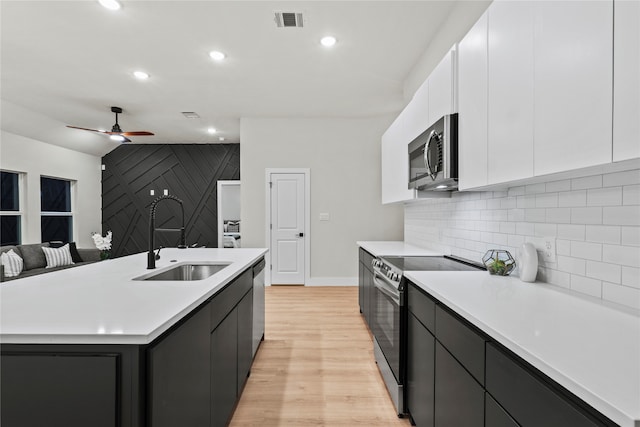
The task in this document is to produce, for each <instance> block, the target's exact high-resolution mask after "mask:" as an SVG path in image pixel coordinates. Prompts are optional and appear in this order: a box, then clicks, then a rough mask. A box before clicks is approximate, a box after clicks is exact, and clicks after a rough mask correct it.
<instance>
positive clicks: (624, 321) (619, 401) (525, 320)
mask: <svg viewBox="0 0 640 427" xmlns="http://www.w3.org/2000/svg"><path fill="white" fill-rule="evenodd" d="M406 276H407V277H408V278H409V279H410V280H411V281H412V282H414V283H416V284H417V285H419V286H421V287H422V288H423V289H424V290H426V291H427V292H428V293H429V294H431V295H433V296H434V297H435V298H436V299H438V300H440V301H441V302H442V303H444V304H445V305H447V306H449V307H450V308H451V309H453V310H454V311H456V312H457V313H459V314H460V315H461V316H462V317H464V318H466V319H467V320H468V321H469V322H471V323H472V324H474V325H476V326H477V327H478V328H480V329H481V330H483V331H484V332H485V333H487V335H490V336H491V337H492V338H494V339H495V340H496V341H498V342H499V343H501V344H502V345H504V346H505V347H507V348H508V349H510V350H511V351H513V352H514V353H515V354H517V355H518V356H520V357H522V358H523V359H524V360H526V361H527V362H529V363H530V364H531V365H533V366H535V367H536V368H538V369H539V370H540V371H542V372H543V373H545V374H546V375H548V376H549V377H551V378H553V379H554V380H555V381H557V382H558V383H559V384H561V385H562V386H564V387H565V388H566V389H568V390H569V391H571V392H572V393H573V394H575V395H576V396H578V397H580V398H581V399H583V400H584V401H585V402H587V403H588V404H589V405H591V406H593V407H594V408H595V409H597V410H598V411H600V412H601V413H602V414H604V415H605V416H607V417H609V418H610V419H611V420H613V421H614V422H616V423H618V424H620V425H621V426H623V427H639V426H640V317H639V316H638V315H637V313H635V312H633V311H631V310H625V309H623V308H621V309H617V308H615V307H613V306H612V305H611V304H608V303H604V302H600V301H598V300H595V299H591V298H588V297H581V296H578V295H574V294H571V293H568V292H566V291H564V290H562V289H560V288H557V287H555V286H552V285H547V284H544V283H524V282H521V281H520V280H519V279H518V278H516V277H497V276H491V275H489V274H488V273H486V272H455V273H452V272H407V273H406Z"/></svg>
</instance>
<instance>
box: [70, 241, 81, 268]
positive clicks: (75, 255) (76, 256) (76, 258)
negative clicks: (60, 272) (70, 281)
mask: <svg viewBox="0 0 640 427" xmlns="http://www.w3.org/2000/svg"><path fill="white" fill-rule="evenodd" d="M69 251H70V252H71V259H72V260H73V262H74V263H75V264H77V263H79V262H83V259H82V257H81V256H80V252H78V247H77V246H76V242H69Z"/></svg>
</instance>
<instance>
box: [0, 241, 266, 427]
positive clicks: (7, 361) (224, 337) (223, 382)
mask: <svg viewBox="0 0 640 427" xmlns="http://www.w3.org/2000/svg"><path fill="white" fill-rule="evenodd" d="M265 253H266V249H203V248H198V249H194V248H190V249H185V250H178V249H169V248H166V249H163V250H162V251H161V253H160V256H161V258H160V259H159V260H158V261H157V262H156V265H157V268H156V270H153V272H154V273H155V272H158V273H161V272H163V271H165V270H168V269H170V268H172V267H174V266H176V265H178V264H184V263H192V264H198V263H225V264H226V263H228V266H227V267H225V268H223V269H222V270H220V271H219V272H217V273H215V274H213V275H212V276H210V277H208V278H205V279H203V280H193V281H173V280H169V281H165V280H138V279H139V278H141V277H146V275H147V274H149V273H150V272H151V270H147V269H146V265H147V262H146V261H147V254H146V253H141V254H136V255H131V256H127V257H122V258H117V259H111V260H107V261H103V262H100V263H95V264H92V265H87V266H80V267H77V268H74V269H68V270H63V271H58V272H52V273H47V274H43V275H39V276H34V277H30V278H25V279H19V280H14V281H12V282H9V283H6V284H3V285H2V286H1V287H0V343H1V344H2V359H1V360H0V369H2V371H1V372H0V375H1V380H2V384H1V385H2V396H1V397H2V401H1V405H2V415H1V416H2V419H1V424H2V425H3V426H12V425H20V426H30V425H34V426H35V425H65V426H86V425H92V426H102V425H104V426H144V425H150V426H151V425H153V426H164V425H167V426H170V425H181V424H182V425H224V424H225V423H226V422H227V420H228V418H229V417H230V415H231V413H232V412H233V408H234V406H235V403H236V401H237V398H238V397H239V395H240V393H241V391H242V387H243V386H244V382H245V380H246V376H247V375H248V373H249V369H250V366H251V362H252V352H251V344H252V342H251V340H252V313H253V298H252V292H251V291H252V289H253V276H252V266H253V265H255V264H257V263H258V262H259V261H260V260H261V259H262V258H263V256H264V254H265ZM176 422H177V424H176Z"/></svg>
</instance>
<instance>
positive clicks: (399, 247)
mask: <svg viewBox="0 0 640 427" xmlns="http://www.w3.org/2000/svg"><path fill="white" fill-rule="evenodd" d="M356 243H357V244H358V246H360V247H361V248H362V249H364V250H366V251H367V252H369V253H370V254H371V255H373V256H438V255H444V254H442V253H440V252H434V251H432V250H429V249H424V248H420V247H418V246H414V245H410V244H408V243H405V242H401V241H379V242H376V241H369V242H367V241H362V242H356Z"/></svg>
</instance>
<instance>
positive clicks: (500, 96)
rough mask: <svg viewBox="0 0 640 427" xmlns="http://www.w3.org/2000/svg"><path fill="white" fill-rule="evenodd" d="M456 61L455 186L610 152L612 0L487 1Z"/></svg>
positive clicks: (605, 157) (607, 157)
mask: <svg viewBox="0 0 640 427" xmlns="http://www.w3.org/2000/svg"><path fill="white" fill-rule="evenodd" d="M485 27H486V30H485ZM636 53H637V52H636ZM483 55H484V56H483ZM458 63H459V92H458V97H459V106H460V117H459V126H460V132H459V135H460V142H459V144H460V183H459V184H460V188H461V189H474V188H478V187H482V186H486V185H492V184H501V183H507V182H511V181H515V180H519V179H526V178H532V177H534V176H540V175H546V174H550V173H555V172H562V171H568V170H574V169H579V168H583V167H588V166H594V165H600V164H606V163H610V162H611V161H612V154H611V153H612V136H611V135H612V131H613V129H612V126H613V125H612V108H613V105H612V102H613V101H612V99H613V83H612V82H613V1H612V0H595V1H554V2H539V1H530V2H529V1H522V2H494V3H492V4H491V5H490V6H489V8H488V9H487V12H486V13H485V15H483V17H482V18H481V19H480V20H479V21H478V22H477V23H476V25H475V26H474V27H473V28H472V29H471V31H470V32H469V33H468V34H467V35H466V36H465V37H464V39H463V40H462V41H461V42H460V45H459V50H458ZM636 122H637V120H636ZM636 141H637V139H636Z"/></svg>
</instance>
